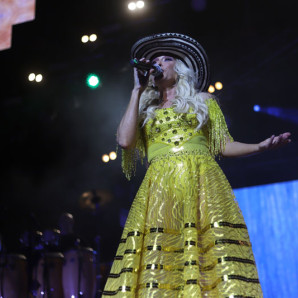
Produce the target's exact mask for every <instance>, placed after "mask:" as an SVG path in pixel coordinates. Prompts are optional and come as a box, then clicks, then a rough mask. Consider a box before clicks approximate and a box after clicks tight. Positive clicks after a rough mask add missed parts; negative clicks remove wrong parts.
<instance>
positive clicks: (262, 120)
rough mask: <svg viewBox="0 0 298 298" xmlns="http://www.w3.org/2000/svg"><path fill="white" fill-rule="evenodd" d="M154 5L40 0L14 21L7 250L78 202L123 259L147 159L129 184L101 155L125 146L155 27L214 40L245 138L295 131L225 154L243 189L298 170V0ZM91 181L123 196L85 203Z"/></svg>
mask: <svg viewBox="0 0 298 298" xmlns="http://www.w3.org/2000/svg"><path fill="white" fill-rule="evenodd" d="M145 3H146V9H144V10H143V11H140V12H138V13H136V12H130V11H128V9H127V2H126V1H123V0H121V1H120V0H114V1H94V0H88V1H75V0H73V1H38V0H37V6H36V19H35V20H34V21H32V22H28V23H24V24H20V25H16V26H14V27H13V39H12V47H11V48H10V49H8V50H5V51H2V52H0V67H1V89H0V98H1V101H0V105H1V109H0V113H1V114H0V119H1V141H2V142H1V165H2V166H1V174H2V179H1V181H2V188H1V205H0V208H1V211H0V216H1V217H0V223H1V233H2V235H3V239H4V245H5V247H6V249H7V250H8V251H18V250H19V249H20V248H19V247H20V246H19V240H18V239H19V237H20V235H22V233H23V232H24V231H26V230H37V229H38V230H41V231H42V230H44V229H51V228H55V227H57V223H58V219H59V216H60V215H61V213H63V212H71V213H73V214H74V218H75V231H76V233H77V234H78V235H79V236H80V237H81V238H84V241H85V243H86V245H89V246H93V247H94V241H93V237H94V236H95V235H98V234H100V235H101V259H102V261H103V262H109V261H111V260H112V258H113V256H114V254H115V249H116V247H117V243H118V241H119V238H120V234H121V227H120V218H121V216H122V217H125V214H126V210H128V209H129V206H130V204H131V202H132V200H133V197H134V195H135V193H136V191H137V189H138V186H139V185H140V183H141V181H142V177H143V175H144V172H145V168H144V167H143V168H142V167H139V168H138V176H137V177H136V178H134V179H133V180H132V181H131V182H128V181H126V179H125V177H124V175H123V174H122V172H121V166H120V164H121V161H120V158H118V159H117V160H116V161H113V162H109V163H107V164H104V163H103V162H102V160H101V156H102V154H104V153H109V152H110V151H112V150H115V148H116V142H115V132H116V129H117V125H118V123H119V121H120V119H121V116H122V114H123V113H124V111H125V108H126V105H127V103H128V101H129V97H130V92H131V89H132V87H133V80H132V69H131V67H130V66H129V63H128V61H129V59H130V47H131V46H132V44H133V43H134V42H135V41H136V40H137V39H138V38H140V37H143V36H145V35H148V34H152V33H160V32H179V33H185V34H187V35H190V36H192V37H194V38H196V39H197V40H198V41H199V42H200V43H201V44H202V45H203V47H204V48H205V49H206V52H207V54H208V56H209V60H210V64H211V70H212V74H211V83H214V82H216V81H221V82H222V83H223V86H224V88H223V90H221V91H220V92H217V93H216V95H217V96H218V97H219V99H220V103H221V106H222V109H223V111H224V113H225V115H226V118H227V122H228V124H229V127H230V132H231V134H232V136H233V137H234V138H235V140H238V141H242V142H247V143H256V142H260V141H262V140H263V139H265V138H267V137H270V136H271V135H272V134H280V133H282V132H286V131H290V132H291V133H292V143H291V144H290V145H288V146H287V147H284V148H282V149H279V150H276V151H271V152H268V153H264V154H261V155H258V156H252V157H247V158H237V159H226V160H221V161H220V165H221V166H222V168H223V170H224V172H225V173H226V175H227V177H228V179H229V181H230V183H231V185H232V187H234V188H239V187H246V186H251V185H259V184H266V183H274V182H279V181H287V180H294V179H297V176H298V175H297V165H298V162H297V161H298V159H297V152H298V143H297V132H298V129H297V118H298V104H297V100H298V98H297V89H296V88H297V69H298V59H297V54H298V31H297V24H296V19H297V16H296V12H297V8H296V7H295V3H296V1H289V0H284V1H276V0H271V1H249V0H238V1H222V0H207V1H203V0H200V1H188V0H184V1H182V0H180V1H178V0H172V1H171V0H164V1H162V0H151V1H146V2H145ZM199 4H201V5H203V7H201V10H200V9H199V10H198V7H197V6H198V5H199ZM204 4H205V7H204ZM92 33H96V34H97V35H98V40H97V41H96V42H95V43H87V44H82V43H81V36H82V35H83V34H88V35H90V34H92ZM30 72H35V73H42V74H43V76H44V80H43V81H42V83H40V84H36V83H31V82H29V81H28V79H27V77H28V74H29V73H30ZM90 72H94V73H97V74H98V75H100V78H101V81H102V85H101V87H100V88H98V89H95V90H91V89H89V88H88V87H87V86H86V84H85V79H86V75H87V74H88V73H90ZM255 104H259V105H260V106H263V107H277V108H279V109H280V116H279V117H275V116H273V115H268V114H266V113H256V112H254V111H253V106H254V105H255ZM290 116H292V118H290ZM295 121H296V122H295ZM118 153H120V152H118ZM119 157H120V154H119ZM91 189H100V190H106V191H109V192H110V193H111V195H112V200H111V201H109V202H108V203H106V204H104V205H103V206H102V207H101V209H100V211H98V212H95V213H94V212H93V213H91V212H88V211H87V210H82V209H81V208H80V207H79V203H78V202H79V198H80V196H81V194H82V193H83V192H85V191H88V190H91ZM120 215H121V216H120Z"/></svg>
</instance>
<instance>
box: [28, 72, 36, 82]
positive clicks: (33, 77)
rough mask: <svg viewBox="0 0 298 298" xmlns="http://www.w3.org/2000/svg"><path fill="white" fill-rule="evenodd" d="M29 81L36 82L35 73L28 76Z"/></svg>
mask: <svg viewBox="0 0 298 298" xmlns="http://www.w3.org/2000/svg"><path fill="white" fill-rule="evenodd" d="M28 80H29V81H30V82H32V81H34V80H35V73H30V74H29V76H28Z"/></svg>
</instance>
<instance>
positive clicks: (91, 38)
mask: <svg viewBox="0 0 298 298" xmlns="http://www.w3.org/2000/svg"><path fill="white" fill-rule="evenodd" d="M96 39H97V35H96V34H91V35H90V36H89V40H90V41H92V42H93V41H95V40H96Z"/></svg>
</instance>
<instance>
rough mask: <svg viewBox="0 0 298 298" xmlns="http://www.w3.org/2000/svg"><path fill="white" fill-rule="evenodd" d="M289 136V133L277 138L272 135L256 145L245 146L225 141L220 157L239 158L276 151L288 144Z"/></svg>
mask: <svg viewBox="0 0 298 298" xmlns="http://www.w3.org/2000/svg"><path fill="white" fill-rule="evenodd" d="M290 136H291V134H290V133H289V132H286V133H283V134H280V135H279V136H274V135H273V136H271V137H270V138H268V139H266V140H264V141H262V142H260V143H258V144H245V143H240V142H230V141H227V144H226V147H225V150H224V152H222V155H223V156H224V157H240V156H248V155H252V154H256V153H260V152H264V151H267V150H271V149H276V148H278V147H281V146H283V145H285V144H288V143H290V142H291V139H290Z"/></svg>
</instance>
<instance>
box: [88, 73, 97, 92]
mask: <svg viewBox="0 0 298 298" xmlns="http://www.w3.org/2000/svg"><path fill="white" fill-rule="evenodd" d="M86 82H87V85H88V87H90V88H93V89H95V88H97V87H98V86H99V85H100V78H99V76H97V75H95V74H89V75H88V76H87V79H86Z"/></svg>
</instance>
